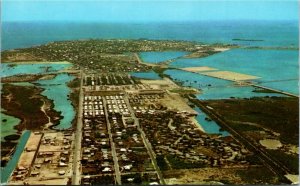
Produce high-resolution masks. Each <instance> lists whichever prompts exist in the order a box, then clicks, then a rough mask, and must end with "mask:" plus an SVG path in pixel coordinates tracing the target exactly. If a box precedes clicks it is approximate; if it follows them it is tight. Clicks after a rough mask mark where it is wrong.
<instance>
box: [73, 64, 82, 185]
mask: <svg viewBox="0 0 300 186" xmlns="http://www.w3.org/2000/svg"><path fill="white" fill-rule="evenodd" d="M82 85H83V72H82V70H80V88H79V103H78V115H77V126H76V133H75V145H74V147H75V148H74V157H73V175H72V185H80V178H81V167H80V155H81V138H82V116H83V90H82Z"/></svg>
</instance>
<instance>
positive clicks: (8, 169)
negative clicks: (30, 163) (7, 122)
mask: <svg viewBox="0 0 300 186" xmlns="http://www.w3.org/2000/svg"><path fill="white" fill-rule="evenodd" d="M30 133H31V132H30V131H29V130H25V131H23V133H22V136H21V137H20V139H19V143H18V145H17V146H16V150H15V152H14V154H13V156H12V158H11V159H10V161H9V162H8V163H7V165H6V166H5V167H1V185H2V184H3V183H6V182H7V181H8V179H9V177H10V175H11V174H12V172H13V170H14V169H15V167H16V166H17V164H18V161H19V158H20V156H21V154H22V152H23V149H24V147H25V145H26V143H27V140H28V138H29V136H30Z"/></svg>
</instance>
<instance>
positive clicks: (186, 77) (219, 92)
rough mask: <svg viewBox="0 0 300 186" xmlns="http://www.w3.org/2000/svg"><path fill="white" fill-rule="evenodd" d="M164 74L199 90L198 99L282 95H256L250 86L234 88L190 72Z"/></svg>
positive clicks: (220, 80) (274, 94) (229, 84)
mask: <svg viewBox="0 0 300 186" xmlns="http://www.w3.org/2000/svg"><path fill="white" fill-rule="evenodd" d="M164 73H165V74H167V75H169V76H171V77H172V79H173V80H175V81H179V82H183V86H191V87H194V88H196V89H200V90H201V93H200V94H197V95H196V96H197V98H198V99H203V100H208V99H229V98H231V97H235V98H250V97H265V96H278V97H283V96H284V95H282V94H276V93H257V92H253V90H255V88H254V87H250V86H246V87H245V86H243V87H242V86H236V85H234V83H233V82H231V81H227V80H223V79H218V78H213V77H209V76H204V75H201V74H196V73H192V72H187V71H182V70H166V71H165V72H164Z"/></svg>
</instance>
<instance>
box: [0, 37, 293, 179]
mask: <svg viewBox="0 0 300 186" xmlns="http://www.w3.org/2000/svg"><path fill="white" fill-rule="evenodd" d="M238 47H239V46H237V45H228V44H218V43H217V44H211V45H207V44H203V43H197V42H189V41H172V40H147V39H139V40H123V39H109V40H95V39H91V40H76V41H59V42H51V43H48V44H44V45H40V46H35V47H30V48H20V49H14V50H8V51H2V52H1V61H2V63H3V68H4V73H3V74H4V75H3V76H2V86H3V94H1V99H2V102H1V108H3V109H4V110H2V112H3V113H5V114H7V115H10V116H12V117H15V118H19V120H20V122H19V123H17V124H16V125H15V127H14V130H16V132H15V135H17V136H18V137H17V138H15V136H14V135H12V136H10V137H9V136H8V137H6V140H5V141H1V146H2V148H1V152H2V155H3V156H2V157H1V161H2V162H5V164H4V168H3V169H4V171H5V178H6V180H5V182H7V183H8V184H23V183H26V184H50V185H54V184H74V185H79V184H83V185H90V184H146V185H148V184H280V183H291V182H292V181H291V179H290V177H291V176H293V175H297V174H299V173H298V169H296V166H297V165H298V164H299V162H298V155H297V148H299V147H298V143H297V140H296V139H298V137H299V134H298V133H297V131H296V128H297V126H298V122H299V120H298V116H299V110H298V100H299V98H298V97H297V96H295V95H289V94H288V93H285V92H281V91H277V90H272V92H276V93H278V94H285V96H284V97H280V98H275V97H263V98H256V97H255V98H251V99H235V98H231V99H226V100H204V101H203V100H199V99H197V94H201V89H197V88H194V87H189V86H186V85H184V82H180V81H179V80H175V79H172V77H170V76H168V75H167V74H165V73H164V72H165V71H166V70H170V69H176V70H180V71H187V72H191V73H194V74H195V75H196V74H202V75H205V76H209V77H211V78H220V79H225V80H228V81H233V82H234V83H236V84H239V85H241V86H243V85H247V86H258V85H255V84H254V83H253V82H251V81H252V80H255V79H258V78H259V77H257V76H253V75H248V74H241V73H236V72H231V71H224V70H222V69H215V68H212V67H187V68H175V67H172V66H171V65H170V64H171V63H172V62H173V61H174V59H175V58H174V59H168V60H166V61H162V62H159V63H155V64H153V63H147V62H146V61H143V59H142V58H141V57H140V56H139V53H140V52H150V51H151V52H165V51H181V52H188V54H185V55H182V56H180V57H176V59H180V58H182V59H186V58H201V57H207V56H210V55H215V54H217V53H220V52H225V51H227V50H230V49H232V48H238ZM25 72H26V73H25ZM137 72H146V73H147V72H151V73H156V74H158V78H154V79H147V78H143V77H136V76H134V75H133V73H137ZM259 88H260V90H266V91H271V90H269V89H267V88H266V87H261V86H260V87H259ZM258 92H260V91H258ZM261 92H265V91H261ZM224 108H225V109H224ZM201 117H202V120H200V119H201ZM199 118H200V119H199ZM199 121H201V122H205V121H206V122H207V123H206V125H211V126H212V125H215V126H218V127H219V128H220V130H219V131H217V132H215V133H213V134H212V133H209V132H207V131H206V129H205V127H204V123H201V122H199ZM5 122H7V121H3V122H2V124H1V125H3V123H5ZM278 126H280V127H278ZM25 130H26V131H25ZM24 131H25V134H24ZM27 131H29V134H28V133H27ZM27 134H28V137H27V138H26V139H24V135H27ZM19 138H20V141H21V140H23V141H22V142H23V143H24V146H22V147H21V146H20V145H17V143H21V142H20V141H18V139H19ZM12 159H17V160H16V161H15V164H13V163H11V162H12V161H10V160H12ZM8 166H10V168H8Z"/></svg>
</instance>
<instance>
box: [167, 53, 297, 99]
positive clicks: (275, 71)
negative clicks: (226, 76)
mask: <svg viewBox="0 0 300 186" xmlns="http://www.w3.org/2000/svg"><path fill="white" fill-rule="evenodd" d="M171 66H172V67H177V68H183V67H197V66H209V67H213V68H217V69H218V70H227V71H233V72H238V73H244V74H249V75H254V76H258V77H260V78H259V79H257V80H255V82H257V83H259V84H262V85H265V86H268V87H270V88H275V89H278V88H279V89H280V90H283V91H287V92H290V93H294V94H299V91H298V79H299V73H298V69H299V65H298V51H297V50H256V49H232V50H229V51H225V52H222V53H218V54H214V55H211V56H209V57H205V58H194V59H178V60H176V61H174V62H173V63H171Z"/></svg>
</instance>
